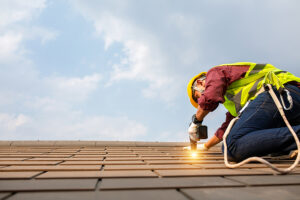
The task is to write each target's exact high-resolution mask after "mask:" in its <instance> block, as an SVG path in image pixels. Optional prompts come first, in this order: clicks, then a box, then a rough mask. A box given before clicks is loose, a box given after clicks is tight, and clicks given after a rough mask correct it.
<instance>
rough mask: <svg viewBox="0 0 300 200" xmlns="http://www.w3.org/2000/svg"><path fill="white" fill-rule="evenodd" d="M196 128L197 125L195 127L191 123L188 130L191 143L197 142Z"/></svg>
mask: <svg viewBox="0 0 300 200" xmlns="http://www.w3.org/2000/svg"><path fill="white" fill-rule="evenodd" d="M197 128H198V125H197V124H194V123H193V122H192V123H191V124H190V127H189V129H188V132H189V136H190V139H191V140H192V141H195V142H197V141H198V137H197Z"/></svg>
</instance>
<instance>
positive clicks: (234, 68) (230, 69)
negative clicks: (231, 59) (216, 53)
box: [207, 63, 251, 75]
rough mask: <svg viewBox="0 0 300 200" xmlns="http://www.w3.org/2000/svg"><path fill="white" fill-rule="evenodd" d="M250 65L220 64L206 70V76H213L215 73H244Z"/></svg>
mask: <svg viewBox="0 0 300 200" xmlns="http://www.w3.org/2000/svg"><path fill="white" fill-rule="evenodd" d="M250 66H251V63H232V64H222V65H217V66H214V67H212V68H211V69H209V70H208V72H207V74H208V75H209V74H211V75H213V74H215V73H223V74H231V73H239V72H245V71H247V70H249V68H250Z"/></svg>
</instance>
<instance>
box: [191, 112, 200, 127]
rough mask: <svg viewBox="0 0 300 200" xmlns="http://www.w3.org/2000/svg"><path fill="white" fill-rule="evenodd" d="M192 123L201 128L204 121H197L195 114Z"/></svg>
mask: <svg viewBox="0 0 300 200" xmlns="http://www.w3.org/2000/svg"><path fill="white" fill-rule="evenodd" d="M192 122H193V123H194V124H196V125H198V126H200V125H201V124H202V122H203V121H199V120H198V119H197V117H196V114H194V115H193V116H192Z"/></svg>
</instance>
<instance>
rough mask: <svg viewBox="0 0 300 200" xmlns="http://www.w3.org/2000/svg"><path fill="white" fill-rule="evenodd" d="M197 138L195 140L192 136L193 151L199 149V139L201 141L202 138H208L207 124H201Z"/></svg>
mask: <svg viewBox="0 0 300 200" xmlns="http://www.w3.org/2000/svg"><path fill="white" fill-rule="evenodd" d="M196 139H197V140H196V141H195V140H192V139H191V138H190V144H191V150H192V151H194V150H197V141H200V139H207V126H204V125H200V126H198V127H197V133H196Z"/></svg>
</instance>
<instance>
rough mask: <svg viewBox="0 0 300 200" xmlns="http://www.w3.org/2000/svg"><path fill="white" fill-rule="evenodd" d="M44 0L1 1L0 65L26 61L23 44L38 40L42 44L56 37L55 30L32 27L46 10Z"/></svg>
mask: <svg viewBox="0 0 300 200" xmlns="http://www.w3.org/2000/svg"><path fill="white" fill-rule="evenodd" d="M46 6H47V5H46V0H26V1H22V0H3V1H1V2H0V46H1V49H0V63H5V64H7V63H11V62H15V61H17V60H22V59H23V60H24V59H26V56H25V53H27V50H26V49H25V48H24V46H23V42H24V41H26V40H29V39H40V40H41V42H42V44H44V43H45V42H47V41H49V40H53V39H55V38H56V37H57V35H58V33H57V31H55V30H48V29H46V28H43V27H38V26H34V25H32V24H31V23H30V22H31V21H32V19H33V18H35V17H37V16H39V14H40V12H41V11H42V10H43V9H45V8H46Z"/></svg>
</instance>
